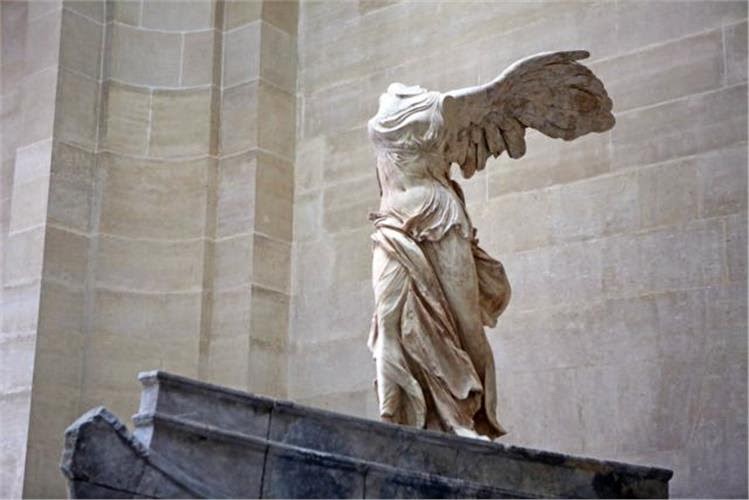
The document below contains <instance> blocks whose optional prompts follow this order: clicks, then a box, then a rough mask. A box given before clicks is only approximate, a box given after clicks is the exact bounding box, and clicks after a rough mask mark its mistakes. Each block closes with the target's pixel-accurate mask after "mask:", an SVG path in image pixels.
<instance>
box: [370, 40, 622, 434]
mask: <svg viewBox="0 0 749 500" xmlns="http://www.w3.org/2000/svg"><path fill="white" fill-rule="evenodd" d="M588 56H589V54H588V53H587V52H585V51H570V52H554V53H541V54H537V55H535V56H531V57H527V58H525V59H522V60H520V61H517V62H516V63H515V64H513V65H511V66H510V67H509V68H507V69H506V70H505V71H504V72H503V73H502V74H501V75H499V76H498V77H497V78H496V79H494V80H493V81H491V82H489V83H487V84H485V85H480V86H476V87H470V88H464V89H459V90H453V91H450V92H446V93H444V94H443V93H440V92H433V91H432V92H430V91H427V90H426V89H424V88H421V87H419V86H410V87H409V86H405V85H403V84H400V83H393V84H391V85H390V86H389V87H388V89H387V92H386V93H384V94H382V95H381V96H380V105H379V109H378V111H377V114H376V115H375V116H374V117H373V118H372V119H371V120H370V121H369V136H370V139H371V140H372V143H373V144H374V146H375V151H376V154H377V180H378V182H379V186H380V208H379V211H378V212H377V213H374V214H372V215H371V216H370V218H371V219H372V220H373V221H374V225H375V233H374V234H373V235H372V239H373V240H374V256H373V264H372V284H373V288H374V297H375V312H374V317H373V319H372V329H371V332H370V337H369V343H368V345H369V348H370V350H371V351H372V354H373V356H374V358H375V362H376V371H377V396H378V400H379V410H380V417H381V418H382V419H383V420H385V421H388V422H395V423H399V424H405V425H411V426H415V427H419V428H427V429H434V430H442V431H445V432H451V433H455V434H458V435H462V436H476V435H480V436H484V437H488V438H490V439H493V438H497V437H500V436H502V435H504V434H506V431H505V430H504V428H503V427H502V425H501V424H500V423H499V421H498V419H497V414H496V407H497V382H496V373H495V367H494V356H493V354H492V350H491V346H490V344H489V341H488V340H487V337H486V334H485V332H484V327H493V326H495V325H496V323H497V318H498V317H499V315H500V314H502V312H503V311H504V310H505V308H506V307H507V305H508V303H509V300H510V284H509V281H508V279H507V275H506V274H505V270H504V267H503V266H502V264H501V263H500V262H499V261H497V260H495V259H493V258H491V257H490V256H489V255H488V254H487V253H486V252H485V251H484V250H483V249H482V248H481V247H479V244H478V243H479V242H478V238H477V237H476V229H475V228H474V226H473V223H472V222H471V219H470V217H469V216H468V213H467V211H466V205H465V197H464V195H463V190H462V189H461V187H460V185H459V184H458V183H457V182H455V181H454V180H453V179H452V178H451V172H450V170H451V167H452V164H453V163H455V164H457V165H459V167H460V170H461V171H462V173H463V177H464V178H466V179H468V178H470V177H472V176H473V175H474V173H475V172H476V171H479V170H483V168H484V167H485V165H486V161H487V159H489V158H491V157H495V158H496V157H498V156H499V155H501V154H502V153H503V152H505V151H506V152H507V154H508V155H509V157H510V158H513V159H516V158H520V157H522V156H523V155H524V154H525V149H526V144H525V131H526V128H533V129H536V130H538V131H540V132H541V133H543V134H544V135H547V136H549V137H552V138H557V139H564V140H566V141H571V140H573V139H576V138H578V137H581V136H583V135H585V134H588V133H590V132H605V131H607V130H609V129H611V128H612V127H613V126H614V122H615V120H614V115H613V114H612V113H611V109H612V102H611V99H609V97H608V95H607V93H606V89H605V88H604V87H603V83H601V81H600V80H599V79H598V78H597V77H596V76H595V75H594V74H593V72H592V71H590V69H588V68H587V67H585V66H583V65H582V64H580V63H579V62H577V61H578V60H580V59H585V58H587V57H588ZM504 216H506V217H521V215H520V214H504Z"/></svg>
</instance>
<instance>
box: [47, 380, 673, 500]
mask: <svg viewBox="0 0 749 500" xmlns="http://www.w3.org/2000/svg"><path fill="white" fill-rule="evenodd" d="M140 380H141V382H142V383H143V386H144V388H143V393H142V396H141V405H140V410H139V412H138V413H137V414H136V415H135V416H134V417H133V420H134V422H135V430H134V432H133V433H132V434H131V433H129V432H128V430H127V429H126V428H125V426H124V425H123V424H122V423H120V421H119V420H118V419H117V417H115V416H114V415H112V414H111V413H110V412H109V411H107V410H106V409H104V408H95V409H93V410H91V411H89V412H87V413H86V414H84V415H83V416H81V417H80V418H79V419H78V420H77V421H76V422H75V423H74V424H73V425H71V426H70V428H68V430H67V431H66V433H65V449H64V452H63V459H62V465H61V467H62V471H63V473H64V474H65V476H66V478H67V479H68V484H69V489H70V496H71V497H73V498H106V497H109V498H141V497H155V498H169V497H182V498H184V497H192V498H200V497H210V498H225V497H230V498H238V497H239V498H260V497H268V498H311V497H318V498H465V497H472V498H533V497H561V498H569V497H579V498H656V497H661V498H662V497H667V496H668V481H669V479H670V478H671V476H672V472H671V471H669V470H665V469H658V468H653V467H641V466H636V465H630V464H624V463H617V462H609V461H601V460H593V459H589V458H579V457H573V456H569V455H562V454H558V453H551V452H546V451H538V450H530V449H526V448H518V447H513V446H505V445H501V444H496V443H489V442H484V441H478V440H473V439H466V438H460V437H457V436H452V435H446V434H439V433H434V432H428V431H421V430H416V429H411V428H405V427H400V426H395V425H390V424H384V423H380V422H373V421H370V420H364V419H360V418H354V417H349V416H345V415H340V414H336V413H332V412H327V411H322V410H317V409H313V408H307V407H304V406H300V405H296V404H293V403H290V402H286V401H276V400H272V399H268V398H263V397H258V396H254V395H251V394H247V393H244V392H240V391H234V390H230V389H226V388H223V387H218V386H214V385H210V384H206V383H202V382H197V381H194V380H190V379H186V378H183V377H179V376H176V375H171V374H168V373H164V372H148V373H143V374H141V375H140Z"/></svg>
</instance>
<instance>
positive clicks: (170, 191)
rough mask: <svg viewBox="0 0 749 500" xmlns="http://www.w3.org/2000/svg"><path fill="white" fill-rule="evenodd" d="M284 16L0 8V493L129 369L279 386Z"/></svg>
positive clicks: (260, 11)
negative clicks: (0, 35)
mask: <svg viewBox="0 0 749 500" xmlns="http://www.w3.org/2000/svg"><path fill="white" fill-rule="evenodd" d="M297 11H298V7H297V4H296V2H267V3H262V2H239V1H238V2H233V1H213V0H202V1H191V2H173V1H163V2H162V1H148V2H145V1H106V2H105V1H85V2H77V1H67V0H66V1H64V2H31V3H3V7H2V14H3V23H4V24H3V32H2V33H3V45H2V56H3V57H2V76H3V87H2V89H3V90H2V122H1V123H2V126H3V150H2V151H3V156H2V158H3V163H2V165H3V170H2V172H3V178H2V184H1V186H2V190H3V191H2V202H3V203H2V212H0V213H1V214H2V222H3V226H2V227H3V231H2V255H3V266H2V269H1V270H2V280H3V281H2V285H3V287H2V289H3V292H2V293H3V295H2V302H0V304H2V307H0V311H2V315H3V318H2V319H3V321H2V325H3V329H2V332H3V333H2V337H0V356H2V357H1V358H0V366H1V367H2V373H3V375H4V376H3V378H2V380H3V381H2V384H3V385H2V409H3V411H2V415H3V422H2V423H3V427H4V428H6V429H11V431H10V432H6V433H3V437H2V438H0V439H2V441H0V445H1V446H2V448H0V450H1V455H0V456H1V460H2V462H1V463H2V471H3V476H2V477H1V479H0V483H2V485H3V486H2V488H4V489H2V490H0V493H2V495H1V496H9V497H17V496H20V494H21V491H22V488H23V495H24V496H26V497H34V498H36V497H62V496H65V489H64V482H63V480H62V476H61V475H60V472H59V467H58V463H59V453H60V449H61V444H62V441H61V439H62V436H63V431H64V429H65V427H66V426H67V425H69V424H70V422H72V421H73V420H74V419H75V418H76V417H77V416H78V415H80V414H81V413H82V412H84V411H85V410H87V409H89V408H91V407H93V406H98V405H102V404H103V405H106V406H107V407H108V408H110V409H112V410H113V411H114V412H116V413H119V414H121V415H125V416H127V415H128V414H129V412H130V411H132V408H135V407H137V402H138V398H139V391H138V384H137V383H136V381H135V376H136V374H137V373H138V372H139V371H143V370H148V369H153V368H163V369H168V370H171V371H174V372H177V373H181V374H184V375H187V376H192V377H199V378H201V379H204V380H210V381H215V382H219V383H222V384H225V385H230V386H233V387H238V388H242V389H245V390H251V391H256V392H260V393H265V394H269V395H275V396H284V395H285V394H286V377H285V374H286V355H285V349H286V334H287V330H288V326H287V324H288V322H287V318H288V307H289V292H290V289H289V276H290V254H291V236H292V222H291V220H292V219H291V216H292V203H293V196H292V192H293V160H294V130H295V123H296V111H295V102H296V98H295V95H294V94H295V88H296V57H295V56H296V26H297ZM32 66H33V67H32ZM45 120H46V121H45ZM48 200H49V201H48ZM42 269H43V270H42ZM37 323H38V328H37ZM6 374H7V375H8V376H7V377H6V376H5V375H6ZM32 377H33V383H32ZM24 455H25V456H24ZM24 460H25V470H24ZM22 484H23V486H22Z"/></svg>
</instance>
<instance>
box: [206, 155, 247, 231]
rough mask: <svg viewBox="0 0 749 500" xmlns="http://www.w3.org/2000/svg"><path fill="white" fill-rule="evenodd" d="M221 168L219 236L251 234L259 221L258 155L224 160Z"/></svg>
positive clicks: (217, 214)
mask: <svg viewBox="0 0 749 500" xmlns="http://www.w3.org/2000/svg"><path fill="white" fill-rule="evenodd" d="M218 169H219V173H218V187H217V199H216V203H217V207H216V218H217V221H216V237H217V238H222V237H226V236H231V235H234V234H237V233H249V232H250V231H251V230H252V229H253V228H254V222H255V209H256V207H255V203H254V200H255V196H256V190H255V185H256V184H255V173H256V170H257V162H256V160H255V155H254V154H242V155H236V156H232V157H231V158H225V159H221V161H220V162H219V167H218Z"/></svg>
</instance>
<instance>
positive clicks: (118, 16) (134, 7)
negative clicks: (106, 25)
mask: <svg viewBox="0 0 749 500" xmlns="http://www.w3.org/2000/svg"><path fill="white" fill-rule="evenodd" d="M142 3H143V2H142V0H119V1H117V2H107V4H106V11H107V20H112V21H117V22H118V23H123V24H129V25H132V26H137V25H138V23H139V21H140V6H141V4H142Z"/></svg>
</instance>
